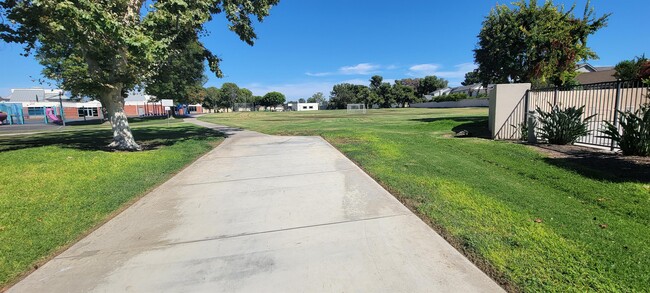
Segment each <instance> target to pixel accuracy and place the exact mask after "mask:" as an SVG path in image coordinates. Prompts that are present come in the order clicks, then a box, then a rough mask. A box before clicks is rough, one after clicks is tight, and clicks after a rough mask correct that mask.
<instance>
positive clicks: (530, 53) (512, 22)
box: [474, 0, 609, 86]
mask: <svg viewBox="0 0 650 293" xmlns="http://www.w3.org/2000/svg"><path fill="white" fill-rule="evenodd" d="M513 5H514V7H513V8H512V9H511V8H510V7H508V6H506V5H498V6H497V7H496V8H495V9H493V10H492V11H491V12H490V14H489V15H488V16H487V17H486V18H485V20H484V22H483V28H482V29H481V32H480V33H479V35H478V37H479V43H478V46H477V47H478V48H477V49H476V50H474V58H475V61H476V63H478V64H479V70H478V74H479V78H480V80H481V82H482V83H484V84H488V83H509V82H534V83H538V84H554V85H558V86H559V85H564V84H567V83H570V82H571V81H572V80H573V79H574V77H575V74H576V73H575V65H576V63H577V62H578V61H579V60H585V59H591V58H597V56H596V54H595V53H594V52H592V51H591V50H590V49H589V47H587V45H586V42H587V37H588V36H589V35H591V34H593V33H595V32H596V31H597V30H599V29H600V28H602V27H604V26H605V25H606V24H607V19H608V17H609V14H606V15H604V16H602V17H599V18H595V17H594V16H593V13H594V11H593V9H591V8H590V6H589V3H587V6H586V7H585V12H584V15H583V17H582V18H577V17H575V16H574V15H573V9H574V8H571V9H569V10H568V11H564V7H563V6H559V7H558V6H555V5H554V4H553V3H552V2H551V1H546V2H545V3H544V4H543V5H541V6H539V5H538V4H537V2H536V1H530V3H527V2H526V1H524V0H520V1H519V2H516V3H514V4H513Z"/></svg>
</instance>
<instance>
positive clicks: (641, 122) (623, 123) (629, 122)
mask: <svg viewBox="0 0 650 293" xmlns="http://www.w3.org/2000/svg"><path fill="white" fill-rule="evenodd" d="M618 115H619V117H620V119H619V124H620V128H621V131H619V128H618V127H616V126H614V124H613V123H611V122H607V121H605V129H604V130H603V131H602V133H603V134H605V135H604V136H603V137H606V138H609V139H611V140H613V141H615V142H616V143H617V144H618V146H619V147H620V148H621V151H622V152H623V155H626V156H646V157H647V156H650V104H645V105H643V106H641V107H640V108H639V109H637V110H636V111H634V112H631V111H626V112H621V111H618Z"/></svg>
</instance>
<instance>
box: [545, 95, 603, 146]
mask: <svg viewBox="0 0 650 293" xmlns="http://www.w3.org/2000/svg"><path fill="white" fill-rule="evenodd" d="M549 105H550V104H549ZM584 112H585V106H582V107H580V108H576V107H569V108H566V109H560V107H558V106H557V105H555V106H551V111H550V112H544V111H542V109H540V108H539V107H537V114H538V115H539V122H540V128H539V132H540V136H541V137H542V138H543V139H545V140H547V141H548V143H550V144H560V145H565V144H573V143H575V142H576V140H578V138H580V137H581V136H585V135H588V134H589V132H590V131H589V130H588V129H587V123H588V122H589V120H591V118H593V117H594V116H596V115H592V116H589V117H587V118H585V119H584V120H583V119H582V115H583V114H584Z"/></svg>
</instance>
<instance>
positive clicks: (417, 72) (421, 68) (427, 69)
mask: <svg viewBox="0 0 650 293" xmlns="http://www.w3.org/2000/svg"><path fill="white" fill-rule="evenodd" d="M441 69H443V67H442V66H441V65H439V64H434V63H426V64H417V65H413V66H411V67H410V68H409V72H408V75H410V76H416V77H423V76H427V75H435V76H437V77H443V78H447V79H459V78H464V77H465V73H467V72H470V71H472V70H474V69H476V64H474V63H469V62H468V63H461V64H458V65H455V66H454V70H441Z"/></svg>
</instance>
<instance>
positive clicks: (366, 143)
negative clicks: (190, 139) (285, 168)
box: [200, 109, 650, 292]
mask: <svg viewBox="0 0 650 293" xmlns="http://www.w3.org/2000/svg"><path fill="white" fill-rule="evenodd" d="M200 120H203V121H207V122H213V123H217V124H223V125H229V126H235V127H242V128H246V129H250V130H255V131H259V132H263V133H267V134H276V135H320V136H322V137H323V138H325V139H326V140H327V141H329V142H330V143H331V144H332V145H334V146H335V147H336V148H337V149H339V150H340V151H341V152H342V153H344V154H345V155H346V156H347V157H348V158H350V159H351V160H352V161H353V162H355V163H356V164H357V165H359V166H360V167H361V168H362V169H363V170H364V171H366V172H367V173H368V174H369V175H370V176H372V177H373V178H374V179H375V180H376V181H378V182H379V183H380V184H382V185H383V186H384V187H385V188H386V189H387V190H389V191H390V192H391V193H393V194H394V195H395V196H396V197H397V198H398V199H400V201H402V202H406V203H407V206H409V207H410V208H411V209H412V210H414V211H416V214H418V215H419V216H420V217H423V218H424V219H425V221H426V222H428V223H431V224H432V227H433V228H434V229H435V230H437V231H438V232H440V234H442V235H443V236H446V237H447V239H448V240H449V242H450V243H452V244H453V245H455V246H456V247H457V248H458V250H459V251H461V252H463V253H465V255H467V256H468V257H469V258H470V259H471V260H472V261H473V262H474V263H475V264H477V266H479V267H481V268H482V269H484V271H486V273H488V274H490V275H491V276H492V277H493V278H494V279H495V280H497V281H499V282H500V283H501V284H502V286H504V287H505V288H506V289H507V290H509V291H562V292H583V291H613V292H630V291H644V290H646V289H647V288H646V285H647V283H648V282H650V281H649V280H650V267H648V266H647V265H644V263H645V260H647V259H648V256H650V248H648V247H647V243H649V241H650V228H649V226H648V223H649V222H650V221H649V218H650V216H649V215H650V213H649V211H650V185H648V183H650V182H636V181H634V180H630V179H629V178H625V176H618V177H617V178H616V180H612V176H610V175H612V173H611V170H606V171H605V172H607V174H604V173H602V172H603V171H602V170H600V171H597V170H591V169H581V168H578V166H575V165H572V166H567V164H566V163H567V162H564V161H562V159H552V158H548V157H546V156H545V155H543V154H542V153H540V152H538V151H536V150H533V149H531V148H530V147H528V146H524V145H520V144H513V143H510V142H499V141H492V140H487V139H482V138H454V137H453V133H454V132H455V131H460V130H469V131H470V132H471V133H474V134H479V135H485V131H486V129H485V128H486V127H487V110H485V109H482V110H481V109H437V110H431V109H399V110H398V109H387V110H372V111H369V113H368V114H367V115H348V114H347V113H346V112H345V111H320V112H315V113H305V112H302V113H301V112H298V113H296V112H293V113H246V112H244V113H230V114H225V115H224V114H216V115H209V116H204V117H202V118H200ZM599 172H601V173H599ZM606 175H607V176H606ZM644 243H646V244H644ZM646 264H647V263H646Z"/></svg>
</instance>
